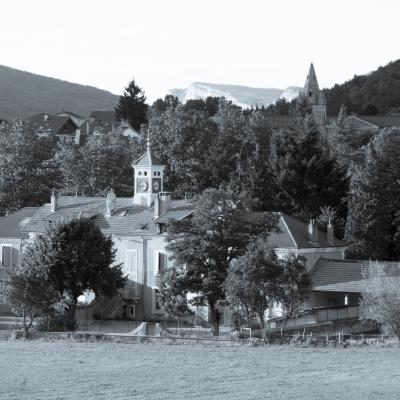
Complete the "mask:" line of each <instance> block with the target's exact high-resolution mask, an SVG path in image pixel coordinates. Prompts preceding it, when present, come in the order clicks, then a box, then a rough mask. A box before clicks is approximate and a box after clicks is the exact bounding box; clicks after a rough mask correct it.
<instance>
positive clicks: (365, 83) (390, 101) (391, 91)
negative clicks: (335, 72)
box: [325, 60, 400, 115]
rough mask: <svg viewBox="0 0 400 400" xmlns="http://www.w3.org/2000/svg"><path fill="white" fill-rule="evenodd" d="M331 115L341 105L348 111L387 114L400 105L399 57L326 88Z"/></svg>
mask: <svg viewBox="0 0 400 400" xmlns="http://www.w3.org/2000/svg"><path fill="white" fill-rule="evenodd" d="M325 94H326V100H327V112H328V115H337V114H338V112H339V110H340V107H341V105H342V104H344V105H345V106H346V111H347V113H348V114H352V113H356V114H363V115H373V114H387V113H388V112H390V111H391V110H392V109H394V108H398V107H400V60H397V61H393V62H391V63H389V64H387V65H385V66H384V67H379V68H378V69H377V70H376V71H374V72H371V73H369V74H367V75H360V76H354V78H353V79H351V80H349V81H347V82H345V83H343V84H341V85H338V84H336V85H335V86H333V87H332V88H331V89H325Z"/></svg>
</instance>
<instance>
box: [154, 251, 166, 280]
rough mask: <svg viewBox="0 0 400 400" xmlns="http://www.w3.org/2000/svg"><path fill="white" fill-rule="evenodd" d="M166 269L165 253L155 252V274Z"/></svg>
mask: <svg viewBox="0 0 400 400" xmlns="http://www.w3.org/2000/svg"><path fill="white" fill-rule="evenodd" d="M166 269H167V254H166V253H162V252H160V251H156V252H155V271H154V272H155V275H159V274H161V273H162V272H164V271H165V270H166Z"/></svg>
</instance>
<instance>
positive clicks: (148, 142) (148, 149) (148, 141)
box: [147, 131, 150, 151]
mask: <svg viewBox="0 0 400 400" xmlns="http://www.w3.org/2000/svg"><path fill="white" fill-rule="evenodd" d="M147 151H150V132H149V131H147Z"/></svg>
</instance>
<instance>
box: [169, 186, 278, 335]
mask: <svg viewBox="0 0 400 400" xmlns="http://www.w3.org/2000/svg"><path fill="white" fill-rule="evenodd" d="M194 207H195V209H196V211H195V213H194V214H193V216H192V217H191V218H186V219H184V220H181V221H171V225H170V227H169V230H168V236H167V240H168V245H167V249H168V250H169V251H170V252H171V254H172V256H171V258H172V260H174V261H175V263H176V265H178V266H182V267H183V266H186V269H185V275H184V280H183V282H184V287H185V289H186V290H187V291H190V292H191V293H192V294H194V297H193V298H192V299H191V303H192V304H197V305H208V306H209V307H210V312H211V321H212V330H213V334H214V335H218V332H219V322H220V318H221V311H220V308H219V302H220V301H223V300H224V298H225V293H224V290H223V284H224V282H225V279H226V277H227V274H228V268H229V266H230V264H231V262H232V261H233V260H234V259H237V258H238V257H240V256H241V255H243V254H244V253H245V252H246V249H247V245H248V244H249V243H250V242H251V241H252V240H254V238H255V236H256V235H259V234H261V233H263V234H266V233H267V232H268V231H270V230H271V229H272V227H273V219H272V217H270V216H268V215H265V217H264V218H263V217H262V216H258V219H257V220H256V221H254V219H253V218H250V217H249V214H248V213H247V212H246V210H245V208H244V202H243V199H241V198H240V197H239V196H238V195H237V194H235V193H233V192H232V191H229V190H216V189H208V190H206V191H205V192H204V193H203V194H202V195H201V196H200V198H199V199H198V200H197V201H196V202H195V203H194Z"/></svg>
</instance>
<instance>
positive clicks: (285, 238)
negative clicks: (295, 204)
mask: <svg viewBox="0 0 400 400" xmlns="http://www.w3.org/2000/svg"><path fill="white" fill-rule="evenodd" d="M278 215H279V216H280V218H279V221H278V227H279V231H278V232H272V233H271V235H270V237H269V242H270V243H271V245H272V246H273V247H275V248H316V247H321V248H327V247H345V246H346V243H345V242H344V241H342V240H339V239H336V238H335V239H334V242H333V243H329V242H328V241H327V238H326V233H324V232H321V231H320V230H318V242H317V243H313V242H310V240H309V236H308V225H307V224H305V223H304V222H302V221H300V220H299V219H297V218H294V217H291V216H289V215H287V214H284V213H278Z"/></svg>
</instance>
